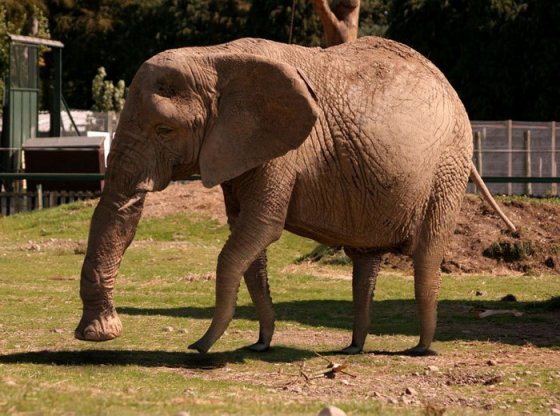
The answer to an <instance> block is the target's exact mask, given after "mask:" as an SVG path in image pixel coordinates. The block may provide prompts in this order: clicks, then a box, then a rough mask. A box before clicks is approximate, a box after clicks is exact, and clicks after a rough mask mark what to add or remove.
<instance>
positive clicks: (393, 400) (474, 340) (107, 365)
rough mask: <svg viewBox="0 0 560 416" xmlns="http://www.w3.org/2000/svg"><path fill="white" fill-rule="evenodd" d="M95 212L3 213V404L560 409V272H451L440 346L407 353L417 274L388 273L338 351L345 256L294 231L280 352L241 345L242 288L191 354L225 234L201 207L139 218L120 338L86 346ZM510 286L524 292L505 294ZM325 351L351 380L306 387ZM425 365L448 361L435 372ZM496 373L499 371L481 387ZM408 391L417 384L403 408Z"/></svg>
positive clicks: (279, 290)
mask: <svg viewBox="0 0 560 416" xmlns="http://www.w3.org/2000/svg"><path fill="white" fill-rule="evenodd" d="M91 213H92V207H91V206H88V205H87V204H82V203H75V204H69V205H66V206H62V207H59V208H55V209H50V210H45V211H42V212H35V213H29V214H21V215H16V216H13V217H7V218H1V219H0V414H47V415H49V414H78V415H82V414H122V415H128V414H131V415H132V414H134V415H136V414H149V415H152V414H166V415H173V414H176V413H178V412H180V411H188V412H190V414H192V415H198V414H309V415H314V414H317V413H318V411H319V410H320V409H321V408H322V407H323V406H325V405H327V404H334V405H337V406H339V407H341V408H343V409H344V410H345V411H346V412H348V413H349V414H430V412H432V413H431V414H435V413H433V412H436V411H437V410H438V409H440V408H445V409H446V414H482V413H485V412H486V410H485V408H486V409H491V410H493V412H497V413H500V412H502V413H503V414H510V413H511V412H512V411H513V412H515V411H517V412H522V411H529V412H533V413H539V412H543V413H546V412H548V411H550V409H551V408H552V407H553V406H556V405H560V373H558V369H559V368H560V367H559V366H558V365H559V364H560V351H559V348H558V347H559V346H560V331H559V326H558V325H559V324H558V322H559V320H558V317H559V314H558V306H557V305H558V299H557V298H556V296H558V294H559V293H560V280H559V279H558V277H557V276H531V277H526V276H508V277H499V278H498V277H493V276H448V275H446V276H444V278H443V282H442V290H441V296H440V308H439V315H440V320H439V329H438V334H437V342H436V343H435V348H436V349H437V350H438V351H439V352H440V353H441V355H440V356H438V357H424V358H410V357H404V356H399V355H392V354H391V353H392V352H394V351H399V350H402V349H405V348H408V347H410V346H412V345H414V343H415V342H416V341H417V336H418V330H417V324H416V320H415V318H414V316H415V315H414V311H415V306H414V302H413V299H412V295H413V282H412V279H411V277H410V276H406V275H402V274H398V273H392V272H387V271H385V272H383V273H382V274H381V275H380V278H379V281H378V287H377V290H376V302H375V304H374V314H373V324H372V329H371V334H372V335H370V336H369V338H368V342H367V345H366V350H367V351H368V352H370V353H367V354H363V355H359V356H353V357H346V356H341V355H338V354H336V353H333V351H336V350H338V349H340V348H342V347H344V346H346V344H347V343H348V342H349V340H350V334H351V328H352V305H351V283H350V281H349V280H348V279H342V278H340V275H345V274H346V275H349V274H350V266H349V265H345V264H344V262H341V263H340V264H335V265H329V264H326V265H319V266H314V267H306V264H305V263H302V264H300V265H295V263H296V261H297V259H301V258H303V257H304V256H305V255H307V254H309V253H310V252H312V250H313V249H314V248H315V247H316V244H315V243H314V242H312V241H309V240H306V239H302V238H299V237H296V236H294V235H292V234H289V233H285V234H284V235H283V237H282V238H281V240H280V241H279V242H277V243H276V244H274V245H273V247H272V248H271V250H270V252H269V265H270V273H269V274H270V282H271V290H272V294H273V300H274V303H275V310H276V312H277V318H278V322H277V333H276V337H275V344H274V345H275V347H274V348H273V349H272V350H271V351H270V352H267V353H264V354H254V353H251V352H248V351H246V350H244V349H243V347H244V346H246V345H248V344H250V343H252V342H254V341H255V340H256V339H257V337H258V328H257V321H256V315H255V311H254V309H253V307H252V304H251V302H250V299H249V295H248V293H247V291H246V289H245V288H244V286H243V285H242V287H241V290H240V293H239V299H238V308H237V312H236V317H235V319H234V321H233V322H232V324H231V325H230V327H229V329H228V331H227V334H226V335H224V337H222V339H220V341H219V342H218V343H217V344H216V345H215V347H214V349H213V350H212V353H210V354H207V355H200V354H197V353H193V352H190V351H189V352H188V351H187V350H186V345H188V344H189V343H190V342H193V341H194V340H196V339H198V337H199V336H200V335H202V334H203V333H204V331H205V330H206V328H207V325H208V324H209V320H210V319H211V316H212V311H213V303H214V281H213V280H212V278H211V276H212V274H213V272H214V268H215V261H216V256H217V255H218V253H219V250H220V248H221V246H222V245H223V243H224V241H225V239H226V238H227V227H225V226H222V225H220V224H218V223H217V222H215V221H212V220H208V219H206V218H204V217H202V216H198V215H190V214H189V215H187V214H177V215H174V216H170V217H166V218H161V219H144V220H142V221H141V224H140V227H139V230H138V233H137V238H136V241H135V242H134V243H133V244H132V246H131V247H130V248H129V250H128V252H127V254H126V256H125V258H124V260H123V263H122V266H121V271H120V275H119V278H118V281H117V288H116V291H115V301H116V305H117V306H118V311H119V314H120V315H121V319H122V320H123V323H124V326H125V333H124V335H123V336H122V337H121V338H119V339H117V340H114V341H111V342H108V343H100V344H89V343H83V342H79V341H76V340H75V339H74V338H73V334H72V332H73V328H74V326H75V325H76V323H77V321H78V319H79V317H80V313H81V311H80V308H81V303H80V300H79V296H78V288H79V270H80V267H81V262H82V260H83V253H84V247H85V239H86V237H87V228H88V223H89V218H90V216H91ZM318 271H320V273H318ZM477 290H481V291H483V292H484V293H485V295H484V296H483V297H480V296H476V294H475V293H476V291H477ZM509 293H512V294H515V295H516V297H517V299H518V302H516V303H515V304H512V303H508V302H502V301H500V299H501V298H502V297H503V296H504V295H506V294H509ZM480 308H496V309H511V308H515V309H518V310H521V311H523V312H525V315H524V316H523V317H521V318H515V317H512V316H497V317H492V318H488V319H485V320H481V319H478V318H475V317H474V315H473V312H472V310H473V309H475V310H476V309H480ZM371 351H377V352H378V353H377V354H372V353H371ZM315 352H319V353H320V354H322V355H324V356H326V357H328V358H329V359H331V360H333V361H336V362H346V363H347V364H348V366H349V367H348V371H349V372H351V373H352V374H354V375H355V376H356V378H352V377H349V376H339V377H337V378H335V379H333V380H329V379H324V378H320V379H316V380H312V381H310V382H308V383H306V382H305V380H304V379H303V377H302V376H301V371H302V365H304V368H303V371H304V372H306V373H309V374H311V373H313V372H315V371H319V370H323V369H325V368H326V363H325V361H324V360H323V359H321V358H320V357H318V356H317V355H316V354H315ZM490 359H492V360H496V361H497V362H498V365H495V366H489V365H488V364H487V361H488V360H490ZM429 365H435V366H437V367H439V371H433V372H427V370H426V367H427V366H429ZM493 377H494V378H495V377H498V378H499V381H497V382H496V383H495V384H494V385H492V386H491V387H488V386H487V385H485V384H484V383H485V382H488V381H489V380H490V381H492V380H493ZM497 380H498V379H497ZM410 386H412V387H414V388H415V389H416V390H417V391H418V395H417V396H416V397H415V398H413V399H412V402H411V403H408V402H407V400H405V399H406V393H403V392H404V391H405V388H406V387H410ZM519 397H522V402H517V401H516V400H518V399H519Z"/></svg>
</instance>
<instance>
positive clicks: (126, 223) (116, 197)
mask: <svg viewBox="0 0 560 416" xmlns="http://www.w3.org/2000/svg"><path fill="white" fill-rule="evenodd" d="M144 197H145V194H144V193H140V194H136V195H134V196H133V197H128V196H125V195H123V194H120V193H118V192H113V191H107V192H104V194H103V195H102V197H101V200H100V201H99V204H98V205H97V208H96V209H95V212H94V214H93V218H92V220H91V226H90V232H89V239H88V248H87V253H86V257H85V259H84V263H83V266H82V272H81V280H80V296H81V298H82V302H83V315H82V319H81V321H80V323H79V325H78V327H77V328H76V331H75V336H76V338H78V339H81V340H87V341H106V340H110V339H113V338H116V337H118V336H119V335H120V334H121V332H122V325H121V322H120V319H119V317H118V316H117V313H116V310H115V307H114V305H113V287H114V284H115V278H116V275H117V271H118V268H119V265H120V262H121V259H122V256H123V254H124V252H125V250H126V248H127V247H128V246H129V245H130V243H131V242H132V239H133V238H134V234H135V232H136V226H137V225H138V221H139V219H140V215H141V213H142V207H143V204H144Z"/></svg>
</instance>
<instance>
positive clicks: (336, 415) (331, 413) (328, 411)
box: [317, 406, 346, 416]
mask: <svg viewBox="0 0 560 416" xmlns="http://www.w3.org/2000/svg"><path fill="white" fill-rule="evenodd" d="M317 416H346V413H344V410H342V409H340V408H338V407H336V406H327V407H325V408H324V409H322V410H321V411H320V412H319V414H318V415H317Z"/></svg>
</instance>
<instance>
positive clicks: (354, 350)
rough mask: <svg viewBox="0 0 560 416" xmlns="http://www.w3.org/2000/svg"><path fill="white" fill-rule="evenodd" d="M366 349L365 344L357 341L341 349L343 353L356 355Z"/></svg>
mask: <svg viewBox="0 0 560 416" xmlns="http://www.w3.org/2000/svg"><path fill="white" fill-rule="evenodd" d="M363 350H364V346H363V344H362V345H358V344H355V343H352V344H350V345H349V346H348V347H346V348H344V349H343V350H341V351H340V352H341V353H342V354H348V355H354V354H359V353H361V352H362V351H363Z"/></svg>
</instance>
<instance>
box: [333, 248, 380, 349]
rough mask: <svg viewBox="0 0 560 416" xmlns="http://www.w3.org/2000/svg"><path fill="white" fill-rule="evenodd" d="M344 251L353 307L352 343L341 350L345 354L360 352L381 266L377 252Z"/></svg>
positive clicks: (350, 249) (349, 249) (365, 335)
mask: <svg viewBox="0 0 560 416" xmlns="http://www.w3.org/2000/svg"><path fill="white" fill-rule="evenodd" d="M344 251H345V252H346V254H347V255H348V257H350V258H351V259H352V264H353V268H352V303H353V307H354V328H353V331H352V343H351V344H350V345H349V346H348V347H346V348H344V349H343V350H342V352H343V353H345V354H357V353H360V352H362V350H363V348H364V343H365V341H366V337H367V334H368V328H369V324H370V321H371V300H372V296H373V291H374V290H375V283H376V281H377V274H378V273H379V267H380V265H381V253H380V252H379V251H364V250H357V249H352V248H349V247H345V248H344Z"/></svg>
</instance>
